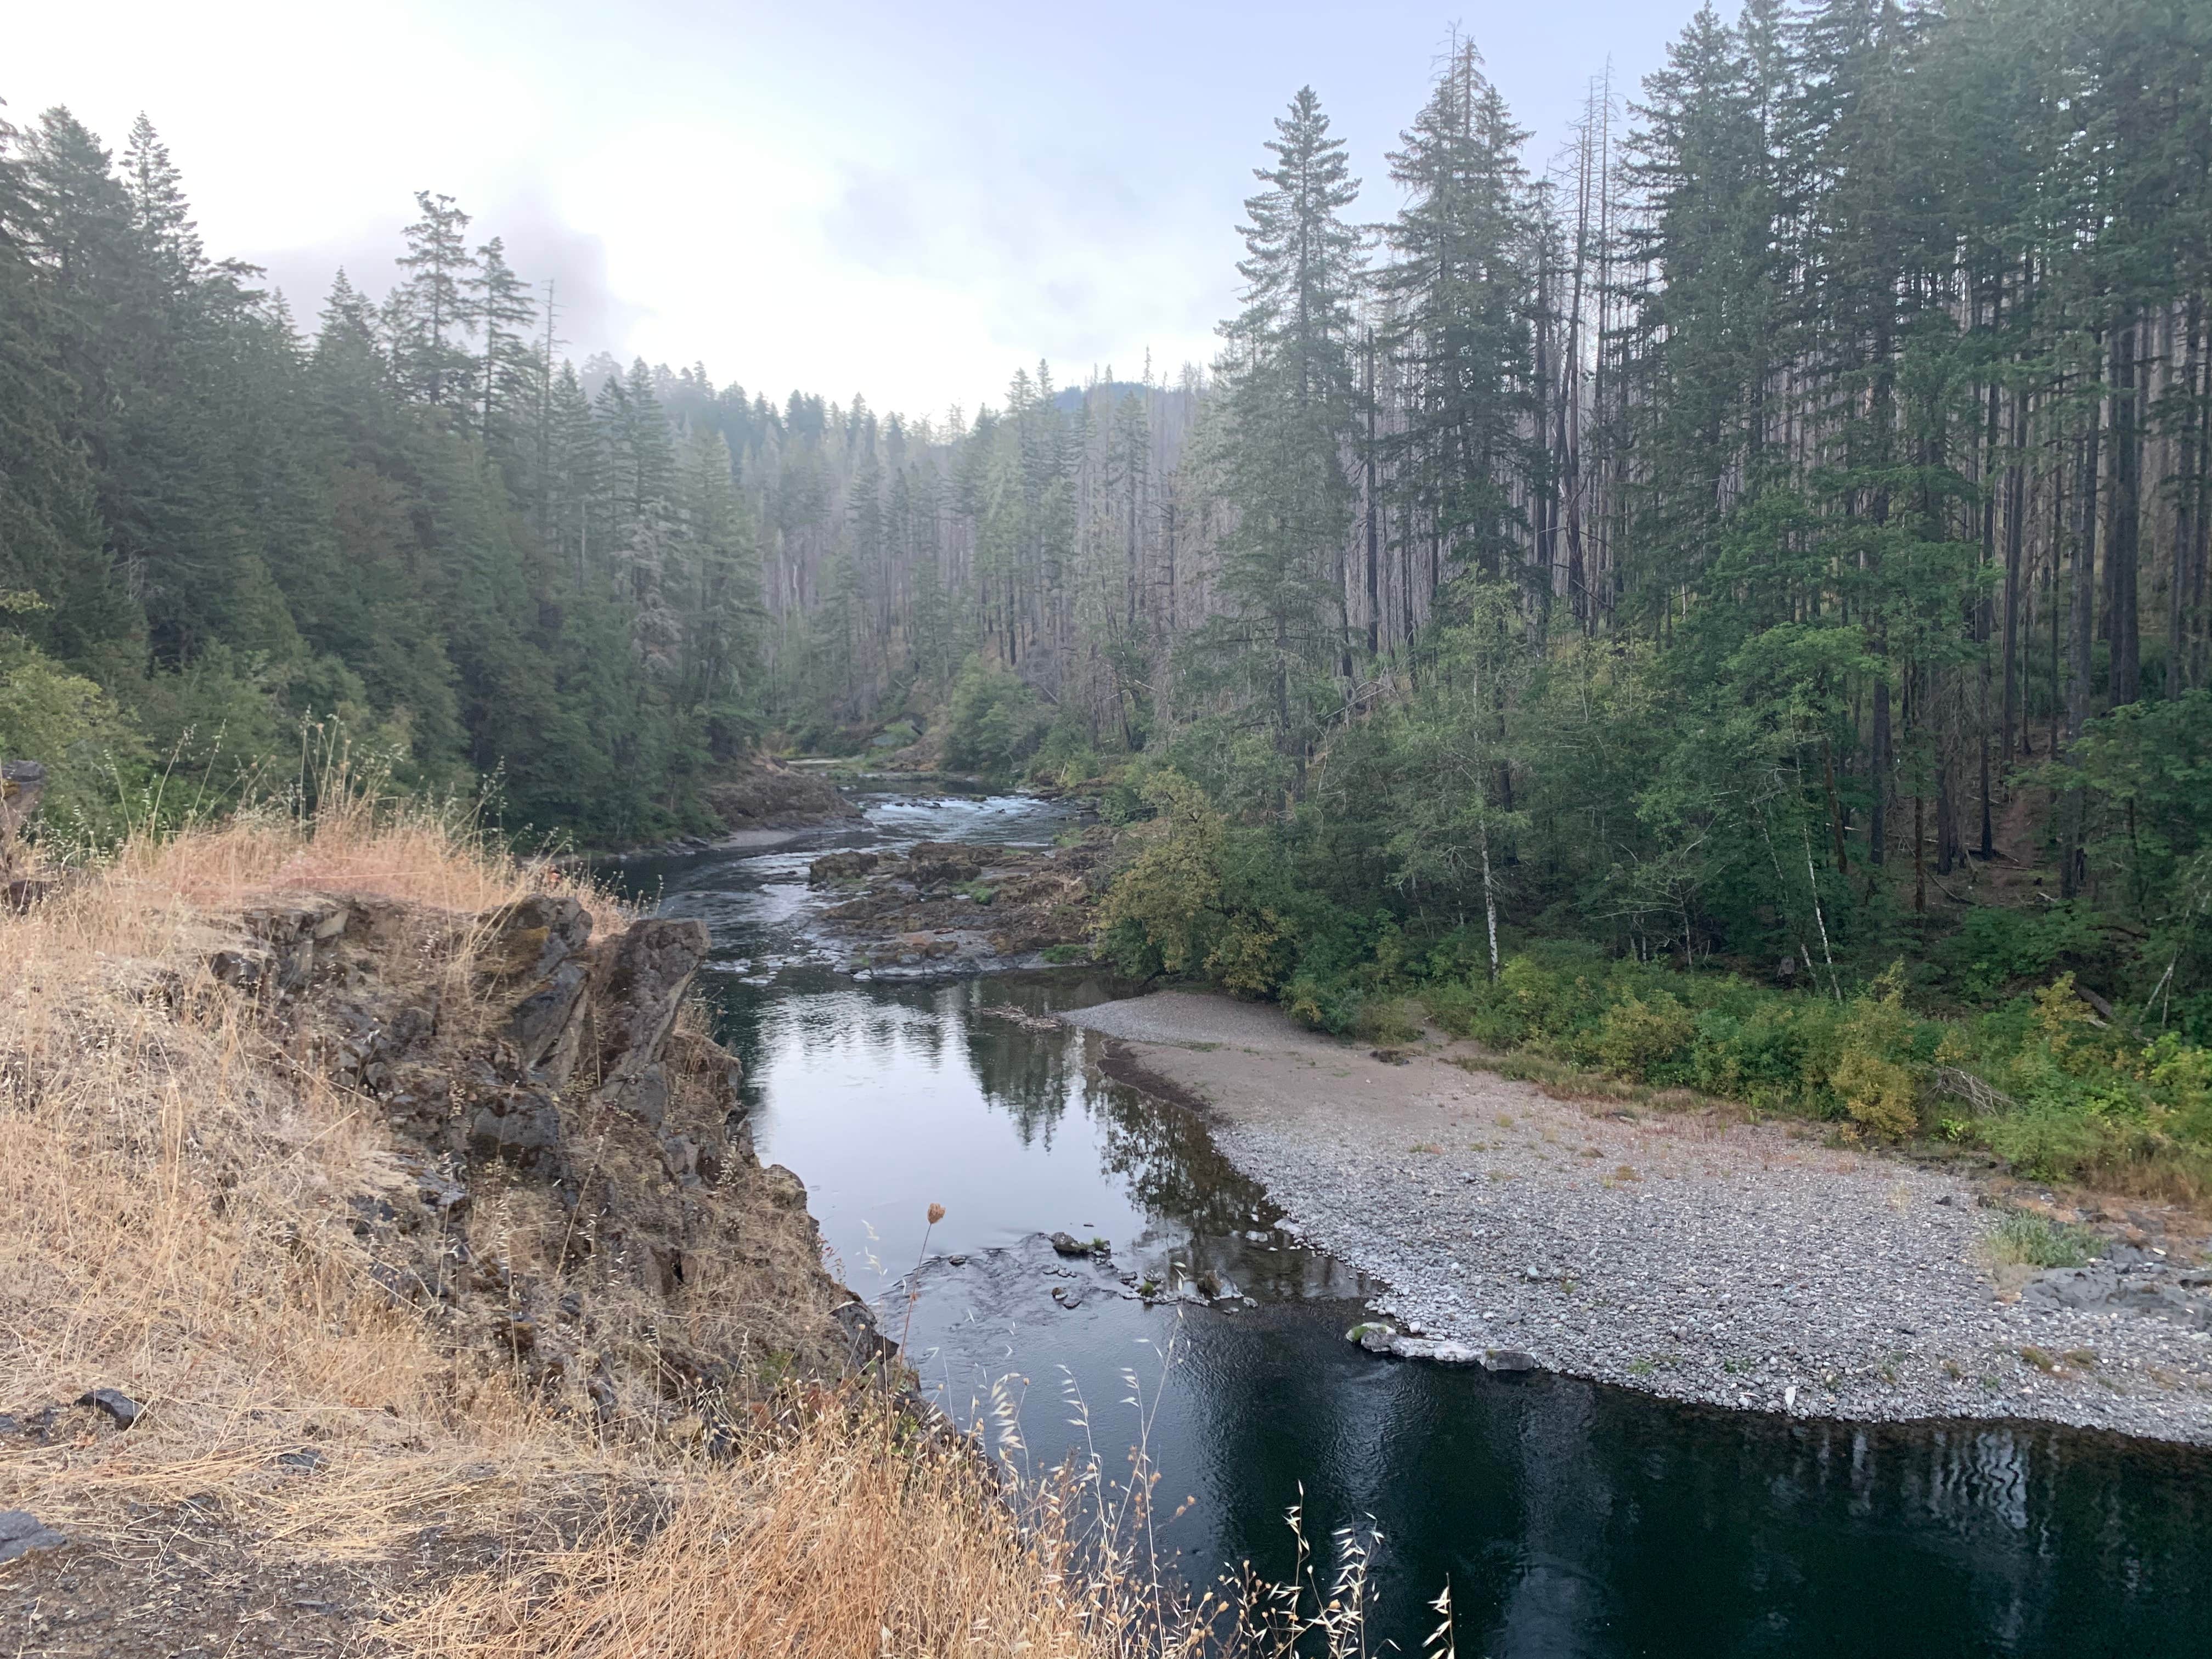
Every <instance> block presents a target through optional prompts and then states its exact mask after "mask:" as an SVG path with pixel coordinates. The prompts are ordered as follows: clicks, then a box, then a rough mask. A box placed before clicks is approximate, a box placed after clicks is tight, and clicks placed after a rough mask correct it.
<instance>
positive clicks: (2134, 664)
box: [2105, 318, 2146, 708]
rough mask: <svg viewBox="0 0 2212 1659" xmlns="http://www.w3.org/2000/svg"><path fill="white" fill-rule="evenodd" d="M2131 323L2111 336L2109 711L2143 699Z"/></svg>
mask: <svg viewBox="0 0 2212 1659" xmlns="http://www.w3.org/2000/svg"><path fill="white" fill-rule="evenodd" d="M2141 327H2142V320H2141V319H2139V318H2131V319H2129V320H2128V321H2126V322H2124V323H2123V324H2121V325H2119V326H2118V327H2117V328H2115V329H2114V330H2113V331H2112V501H2111V505H2110V507H2109V511H2110V513H2111V515H2112V516H2111V523H2110V525H2109V526H2108V528H2107V532H2106V539H2105V569H2106V580H2105V590H2106V600H2105V605H2106V634H2107V635H2108V636H2109V637H2110V638H2111V640H2112V675H2111V690H2112V702H2111V706H2112V707H2113V708H2122V707H2124V706H2125V705H2126V704H2129V703H2131V702H2135V701H2136V699H2137V698H2139V697H2140V696H2142V635H2141V631H2140V623H2141V617H2140V615H2139V610H2138V605H2137V600H2136V583H2137V578H2138V566H2139V562H2140V550H2141V537H2142V503H2141V496H2142V420H2141V418H2140V415H2139V410H2140V407H2141V388H2140V385H2139V382H2140V380H2141V379H2142V367H2143V364H2144V362H2145V361H2146V360H2145V358H2143V357H2142V356H2138V354H2137V352H2136V331H2137V330H2138V329H2139V328H2141Z"/></svg>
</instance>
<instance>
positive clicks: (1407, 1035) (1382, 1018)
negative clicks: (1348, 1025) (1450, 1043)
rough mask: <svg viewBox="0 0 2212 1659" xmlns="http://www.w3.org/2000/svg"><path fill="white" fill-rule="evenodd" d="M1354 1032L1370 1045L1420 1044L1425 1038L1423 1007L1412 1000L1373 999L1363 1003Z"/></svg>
mask: <svg viewBox="0 0 2212 1659" xmlns="http://www.w3.org/2000/svg"><path fill="white" fill-rule="evenodd" d="M1352 1030H1353V1031H1354V1032H1355V1033H1357V1034H1358V1036H1359V1037H1360V1039H1361V1040H1362V1041H1364V1042H1377V1043H1383V1044H1395V1043H1401V1042H1419V1040H1420V1036H1421V1010H1420V1005H1419V1004H1418V1003H1416V1002H1415V1001H1414V1000H1413V999H1412V998H1411V997H1394V996H1369V997H1362V998H1361V999H1360V1000H1359V1005H1358V1009H1357V1010H1356V1011H1355V1012H1354V1013H1353V1014H1352Z"/></svg>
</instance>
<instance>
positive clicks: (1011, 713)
mask: <svg viewBox="0 0 2212 1659" xmlns="http://www.w3.org/2000/svg"><path fill="white" fill-rule="evenodd" d="M946 713H947V724H946V726H945V764H947V765H948V766H951V767H953V768H956V769H958V770H960V771H963V772H975V773H980V774H981V775H983V776H985V777H987V778H994V779H1000V780H1006V779H1011V778H1012V777H1013V776H1014V775H1016V773H1017V772H1018V770H1019V769H1020V767H1021V764H1022V763H1023V762H1024V761H1026V760H1027V759H1028V758H1029V757H1030V756H1031V755H1033V754H1035V753H1036V750H1037V747H1038V745H1039V744H1042V742H1043V741H1044V736H1045V732H1046V730H1047V729H1048V726H1050V724H1051V721H1050V717H1049V716H1048V714H1047V712H1046V709H1045V706H1044V703H1043V702H1042V699H1040V698H1039V697H1038V696H1037V694H1036V692H1035V691H1034V690H1031V689H1030V687H1029V685H1028V684H1025V683H1024V681H1023V680H1022V678H1021V677H1020V676H1019V675H1018V674H1015V673H1012V672H1011V671H1008V670H1006V669H1004V668H1000V667H997V666H995V665H992V664H990V663H987V662H985V661H984V660H983V659H982V658H981V657H970V658H969V659H968V660H967V661H966V662H965V663H964V664H963V665H962V666H961V669H960V678H958V679H957V680H955V681H954V682H953V685H952V697H951V702H950V703H949V704H948V706H947V710H946Z"/></svg>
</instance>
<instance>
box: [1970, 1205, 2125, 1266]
mask: <svg viewBox="0 0 2212 1659" xmlns="http://www.w3.org/2000/svg"><path fill="white" fill-rule="evenodd" d="M2098 1242H2099V1241H2098V1238H2097V1236H2096V1234H2094V1233H2093V1232H2091V1231H2088V1230H2087V1228H2085V1227H2069V1226H2067V1225H2064V1224H2063V1223H2061V1222H2057V1221H2052V1220H2051V1219H2050V1218H2047V1217H2045V1216H2039V1215H2035V1214H2032V1213H2031V1212H2028V1211H2026V1210H2010V1211H2008V1212H2006V1213H2005V1217H2004V1218H2003V1219H2002V1220H2001V1221H1999V1222H1998V1223H1997V1225H1996V1229H1995V1231H1992V1232H1991V1233H1990V1238H1989V1252H1990V1255H1991V1256H1992V1257H1993V1258H1995V1259H1996V1261H2002V1262H2007V1263H2009V1264H2011V1265H2013V1266H2015V1267H2087V1266H2088V1265H2089V1264H2090V1263H2091V1262H2092V1261H2095V1260H2096V1259H2097V1249H2098Z"/></svg>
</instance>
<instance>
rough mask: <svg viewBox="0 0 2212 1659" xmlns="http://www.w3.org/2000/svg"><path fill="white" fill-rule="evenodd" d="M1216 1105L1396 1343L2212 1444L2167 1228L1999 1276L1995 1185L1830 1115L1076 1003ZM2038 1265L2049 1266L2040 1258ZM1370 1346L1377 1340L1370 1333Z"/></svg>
mask: <svg viewBox="0 0 2212 1659" xmlns="http://www.w3.org/2000/svg"><path fill="white" fill-rule="evenodd" d="M1067 1018H1069V1020H1070V1021H1071V1023H1073V1024H1080V1025H1085V1026H1087V1027H1090V1028H1091V1029H1093V1030H1098V1031H1100V1032H1103V1033H1104V1034H1106V1035H1107V1036H1111V1037H1116V1038H1119V1039H1121V1040H1122V1041H1124V1042H1127V1043H1128V1044H1129V1054H1127V1055H1126V1056H1123V1057H1122V1059H1123V1060H1124V1066H1123V1068H1121V1069H1122V1074H1124V1075H1126V1074H1127V1063H1128V1062H1130V1061H1133V1063H1134V1065H1135V1066H1138V1067H1139V1068H1141V1070H1142V1071H1143V1072H1144V1073H1150V1074H1152V1077H1154V1078H1156V1079H1159V1080H1161V1081H1162V1082H1163V1083H1164V1085H1167V1086H1168V1087H1169V1089H1170V1091H1172V1092H1176V1093H1178V1094H1179V1095H1182V1096H1184V1097H1196V1098H1197V1099H1198V1100H1199V1101H1200V1103H1203V1104H1204V1105H1205V1106H1206V1108H1207V1109H1208V1110H1209V1111H1210V1113H1211V1115H1212V1118H1213V1121H1214V1133H1215V1139H1216V1140H1217V1142H1218V1145H1219V1146H1220V1148H1221V1150H1222V1151H1223V1152H1225V1154H1227V1156H1228V1157H1229V1158H1231V1160H1232V1161H1233V1162H1235V1163H1236V1164H1237V1165H1238V1166H1239V1167H1240V1168H1242V1169H1243V1170H1245V1171H1246V1172H1247V1173H1248V1174H1249V1175H1251V1176H1254V1177H1255V1178H1256V1179H1257V1180H1259V1181H1260V1182H1262V1183H1263V1184H1264V1185H1265V1186H1266V1187H1267V1190H1268V1193H1269V1194H1270V1195H1271V1196H1272V1197H1273V1200H1274V1201H1275V1202H1276V1203H1278V1204H1279V1205H1281V1206H1283V1207H1284V1208H1285V1210H1286V1211H1287V1212H1288V1215H1289V1225H1291V1226H1293V1227H1294V1228H1295V1229H1296V1230H1297V1231H1298V1232H1299V1233H1300V1234H1301V1235H1302V1236H1303V1237H1304V1238H1305V1239H1306V1240H1307V1242H1309V1243H1313V1244H1315V1245H1317V1246H1319V1247H1321V1248H1322V1249H1326V1250H1328V1252H1330V1253H1331V1254H1332V1255H1335V1256H1336V1257H1338V1258H1339V1259H1340V1260H1341V1261H1346V1262H1347V1263H1349V1264H1350V1265H1352V1266H1353V1267H1358V1268H1359V1269H1361V1270H1363V1271H1364V1272H1366V1273H1370V1274H1372V1275H1374V1276H1376V1277H1377V1278H1380V1279H1383V1280H1384V1281H1385V1282H1386V1283H1387V1284H1388V1285H1389V1286H1390V1290H1389V1292H1388V1293H1387V1294H1385V1295H1383V1296H1382V1297H1379V1298H1377V1299H1376V1303H1375V1304H1374V1305H1375V1311H1376V1313H1378V1314H1380V1315H1383V1316H1387V1317H1388V1318H1389V1319H1390V1320H1392V1321H1393V1322H1395V1326H1396V1328H1397V1330H1398V1333H1399V1334H1400V1337H1401V1340H1400V1341H1399V1342H1397V1343H1396V1344H1395V1352H1399V1353H1401V1354H1406V1353H1411V1354H1413V1355H1417V1356H1421V1357H1425V1358H1431V1359H1437V1358H1441V1359H1443V1360H1446V1361H1450V1360H1455V1359H1468V1360H1473V1359H1476V1358H1479V1357H1480V1356H1482V1355H1485V1354H1492V1353H1496V1354H1502V1353H1504V1352H1525V1353H1527V1354H1528V1355H1532V1356H1534V1359H1535V1361H1536V1362H1537V1363H1538V1364H1541V1365H1542V1366H1544V1367H1546V1368H1547V1369H1550V1370H1556V1371H1559V1372H1563V1373H1565V1374H1568V1375H1571V1376H1583V1377H1589V1378H1593V1379H1595V1380H1598V1381H1601V1382H1606V1383H1619V1384H1621V1385H1623V1386H1626V1387H1629V1388H1634V1389H1644V1390H1645V1391H1647V1392H1650V1393H1652V1394H1656V1395H1665V1396H1668V1397H1671V1398H1674V1399H1680V1400H1689V1401H1700V1402H1704V1403H1707V1404H1712V1405H1719V1406H1726V1407H1738V1408H1743V1409H1752V1410H1759V1411H1768V1412H1785V1413H1793V1414H1796V1415H1800V1416H1820V1417H1833V1418H1847V1419H1871V1420H1900V1419H1927V1418H1979V1419H1991V1418H2006V1419H2043V1420H2048V1421H2052V1422H2057V1423H2064V1424H2070V1425H2079V1426H2083V1427H2093V1428H2102V1429H2112V1430H2116V1431H2121V1432H2124V1433H2127V1434H2131V1435H2137V1436H2143V1437H2152V1438H2157V1439H2164V1440H2173V1441H2186V1442H2194V1443H2212V1274H2208V1273H2206V1271H2205V1269H2204V1267H2203V1263H2202V1261H2201V1259H2200V1255H2199V1251H2198V1248H2197V1244H2196V1243H2194V1242H2193V1241H2190V1240H2187V1239H2185V1238H2183V1237H2179V1235H2178V1234H2170V1235H2167V1236H2165V1237H2149V1238H2146V1237H2144V1236H2143V1235H2142V1233H2141V1232H2140V1231H2138V1232H2137V1233H2136V1235H2135V1243H2134V1245H2133V1246H2130V1245H2127V1244H2124V1243H2118V1241H2117V1239H2116V1240H2115V1242H2114V1243H2113V1245H2112V1252H2111V1254H2110V1255H2108V1257H2107V1259H2106V1261H2104V1262H2101V1263H2100V1264H2098V1265H2096V1266H2094V1267H2092V1268H2090V1269H2088V1270H2086V1271H2083V1270H2072V1271H2069V1270H2057V1271H2054V1272H2051V1273H2045V1274H2041V1275H2033V1274H2031V1273H2028V1272H2027V1271H2026V1270H2021V1269H2013V1270H2010V1271H2009V1272H2008V1273H2005V1274H2004V1275H2003V1277H2004V1279H2005V1282H2004V1283H2003V1284H2002V1285H2000V1284H1999V1283H1998V1282H1996V1277H1997V1276H1996V1274H1995V1273H1993V1271H1992V1270H1991V1269H1990V1267H1987V1266H1985V1265H1984V1264H1985V1261H1986V1253H1985V1247H1984V1240H1985V1239H1986V1237H1987V1236H1988V1234H1989V1233H1990V1231H1991V1230H1992V1229H1993V1228H1994V1226H1995V1225H1996V1222H1997V1220H1998V1218H2000V1216H2001V1215H2002V1206H2001V1204H2000V1202H1999V1200H1997V1199H1996V1197H1995V1195H1993V1194H1990V1192H1988V1191H1986V1190H1985V1189H1984V1188H1981V1187H1978V1185H1977V1184H1975V1182H1973V1181H1972V1180H1971V1179H1969V1178H1968V1177H1967V1176H1966V1175H1963V1174H1961V1173H1959V1172H1957V1171H1955V1170H1950V1169H1943V1168H1933V1169H1931V1168H1927V1167H1923V1166H1920V1165H1917V1164H1911V1163H1908V1162H1906V1161H1905V1160H1903V1159H1900V1158H1888V1157H1884V1156H1880V1155H1874V1154H1869V1153H1867V1152H1859V1151H1854V1150H1850V1149H1847V1148H1838V1147H1835V1146H1830V1145H1827V1144H1825V1143H1824V1141H1823V1140H1822V1139H1820V1133H1819V1131H1818V1129H1817V1126H1808V1125H1803V1124H1796V1125H1778V1124H1762V1125H1747V1124H1744V1123H1741V1122H1729V1121H1724V1120H1723V1119H1721V1118H1719V1117H1717V1116H1716V1115H1712V1114H1710V1113H1702V1112H1690V1111H1674V1112H1662V1111H1657V1110H1653V1109H1648V1108H1642V1107H1635V1108H1626V1109H1625V1108H1623V1107H1622V1105H1621V1103H1619V1102H1615V1101H1610V1100H1607V1101H1601V1102H1599V1103H1571V1102H1563V1101H1559V1100H1555V1099H1553V1098H1551V1097H1548V1096H1547V1095H1545V1094H1544V1093H1543V1092H1542V1091H1540V1090H1539V1089H1537V1088H1536V1087H1534V1085H1530V1084H1527V1083H1522V1082H1516V1081H1513V1080H1510V1079H1504V1078H1501V1077H1498V1076H1497V1075H1495V1074H1494V1073H1485V1072H1481V1071H1479V1070H1470V1069H1468V1068H1467V1067H1466V1066H1463V1065H1460V1064H1454V1063H1452V1062H1453V1060H1454V1059H1455V1058H1456V1059H1460V1060H1464V1059H1465V1058H1466V1057H1467V1051H1465V1050H1454V1049H1451V1048H1446V1047H1440V1046H1439V1045H1437V1044H1435V1043H1430V1044H1425V1045H1423V1047H1422V1048H1421V1049H1420V1050H1419V1051H1418V1052H1416V1053H1415V1054H1413V1056H1412V1058H1411V1059H1410V1060H1407V1058H1406V1057H1405V1056H1404V1055H1403V1054H1392V1055H1391V1056H1389V1059H1388V1060H1385V1059H1384V1058H1383V1057H1382V1056H1379V1055H1373V1056H1371V1055H1370V1054H1366V1053H1364V1052H1363V1051H1362V1050H1360V1049H1358V1048H1352V1047H1350V1046H1348V1045H1345V1044H1340V1043H1336V1042H1331V1041H1330V1040H1328V1039H1326V1038H1322V1037H1319V1036H1315V1035H1314V1034H1312V1033H1310V1032H1305V1031H1303V1030H1299V1029H1298V1028H1297V1027H1296V1026H1295V1025H1293V1024H1291V1022H1290V1021H1288V1020H1287V1019H1285V1018H1282V1017H1281V1016H1280V1015H1279V1013H1278V1012H1276V1011H1274V1010H1272V1009H1267V1008H1263V1007H1260V1006H1255V1005H1251V1004H1243V1003H1237V1002H1232V1001H1230V1000H1226V999H1222V998H1215V997H1206V996H1196V995H1192V994H1188V993H1174V992H1170V993H1160V994H1154V995H1152V996H1149V997H1144V998H1139V999H1134V1000H1130V1001H1126V1002H1118V1003H1109V1004H1106V1005H1104V1006H1102V1007H1098V1008H1093V1009H1089V1010H1085V1011H1083V1012H1080V1013H1077V1014H1073V1015H1070V1016H1068V1017H1067ZM2023 1281H2025V1282H2023ZM1370 1346H1371V1340H1370Z"/></svg>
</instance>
